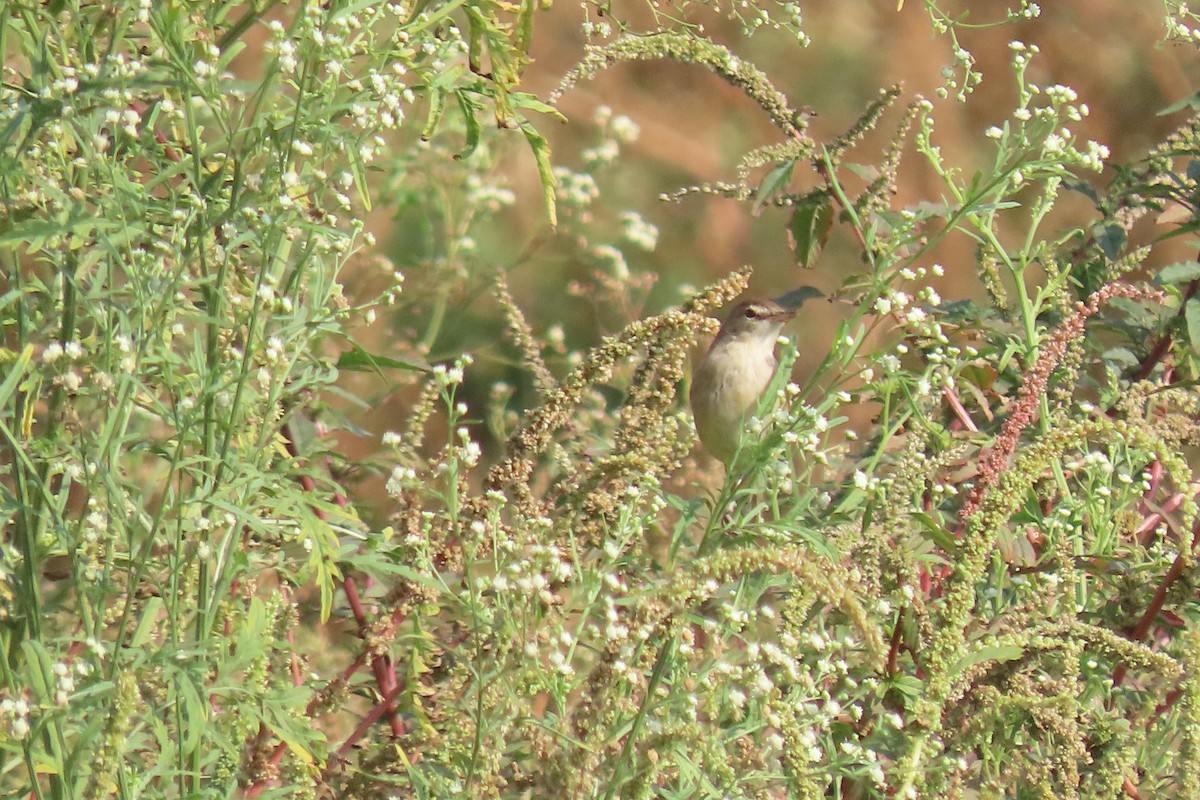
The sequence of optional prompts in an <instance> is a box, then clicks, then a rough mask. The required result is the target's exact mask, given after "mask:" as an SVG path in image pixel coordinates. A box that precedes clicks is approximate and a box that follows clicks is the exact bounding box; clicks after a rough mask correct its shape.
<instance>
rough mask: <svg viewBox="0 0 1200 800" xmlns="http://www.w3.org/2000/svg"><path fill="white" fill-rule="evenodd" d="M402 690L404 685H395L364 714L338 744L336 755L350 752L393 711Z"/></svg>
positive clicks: (339, 755) (340, 755)
mask: <svg viewBox="0 0 1200 800" xmlns="http://www.w3.org/2000/svg"><path fill="white" fill-rule="evenodd" d="M402 691H404V686H403V685H400V686H394V687H392V689H391V690H390V691H389V692H388V693H387V694H385V695H384V696H383V697H382V698H380V700H379V702H378V703H376V704H375V707H374V708H372V709H371V710H370V711H368V712H367V713H366V714H365V715H364V716H363V718H362V720H361V721H359V723H358V726H357V727H356V728H355V729H354V730H353V731H352V732H351V733H350V735H349V736H347V737H346V741H344V742H342V743H341V745H339V746H338V749H337V750H335V751H334V756H335V757H337V758H340V757H342V756H344V755H345V754H346V753H348V752H350V748H352V747H354V743H355V742H357V741H358V740H359V739H361V738H362V737H363V736H364V735H365V734H366V732H367V731H368V730H370V728H371V726H372V725H374V724H375V722H376V721H377V720H378V719H379V718H380V717H382V716H383V715H384V714H389V713H391V709H393V708H395V705H396V698H397V697H399V696H400V693H401V692H402ZM331 760H332V759H331Z"/></svg>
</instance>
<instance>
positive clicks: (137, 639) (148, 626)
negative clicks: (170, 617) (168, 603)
mask: <svg viewBox="0 0 1200 800" xmlns="http://www.w3.org/2000/svg"><path fill="white" fill-rule="evenodd" d="M162 610H163V599H162V598H161V597H158V596H156V595H151V596H150V597H149V598H147V599H146V604H145V605H144V606H142V615H141V617H140V618H138V624H137V627H136V628H135V629H134V631H133V638H131V639H130V640H129V646H130V647H135V648H137V647H141V646H143V645H144V644H146V643H147V642H149V641H150V640H151V637H152V636H153V635H154V632H155V631H156V630H157V629H158V622H159V620H158V615H159V614H160V613H161V612H162Z"/></svg>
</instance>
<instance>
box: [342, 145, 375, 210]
mask: <svg viewBox="0 0 1200 800" xmlns="http://www.w3.org/2000/svg"><path fill="white" fill-rule="evenodd" d="M346 155H347V156H349V158H350V174H351V175H353V176H354V188H355V189H357V190H358V199H359V201H360V202H361V203H362V204H363V208H364V209H365V210H367V211H370V210H371V191H370V189H368V188H367V167H366V165H365V164H363V160H362V155H361V154H360V151H359V149H358V148H357V147H348V148H346Z"/></svg>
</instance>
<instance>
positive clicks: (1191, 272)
mask: <svg viewBox="0 0 1200 800" xmlns="http://www.w3.org/2000/svg"><path fill="white" fill-rule="evenodd" d="M1196 278H1200V261H1180V262H1179V263H1177V264H1168V265H1167V266H1165V267H1163V268H1162V269H1160V270H1159V271H1158V274H1156V275H1155V276H1154V282H1155V283H1157V284H1158V285H1159V286H1163V285H1166V284H1175V283H1186V282H1188V281H1191V280H1195V279H1196Z"/></svg>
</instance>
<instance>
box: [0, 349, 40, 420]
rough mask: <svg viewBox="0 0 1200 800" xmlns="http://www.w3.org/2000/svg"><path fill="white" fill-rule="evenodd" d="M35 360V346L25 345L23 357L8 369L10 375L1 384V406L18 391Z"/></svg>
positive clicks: (22, 352)
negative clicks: (30, 364)
mask: <svg viewBox="0 0 1200 800" xmlns="http://www.w3.org/2000/svg"><path fill="white" fill-rule="evenodd" d="M32 360H33V345H31V344H27V345H25V349H24V350H22V351H21V355H19V356H18V357H17V360H16V362H15V363H14V364H13V365H12V366H11V367H9V368H8V374H7V375H5V376H4V383H0V406H3V405H4V404H5V403H7V402H8V398H9V397H11V396H12V393H13V392H14V391H16V388H17V386H18V384H20V382H21V379H22V378H24V377H25V373H26V371H28V370H29V362H30V361H32Z"/></svg>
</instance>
